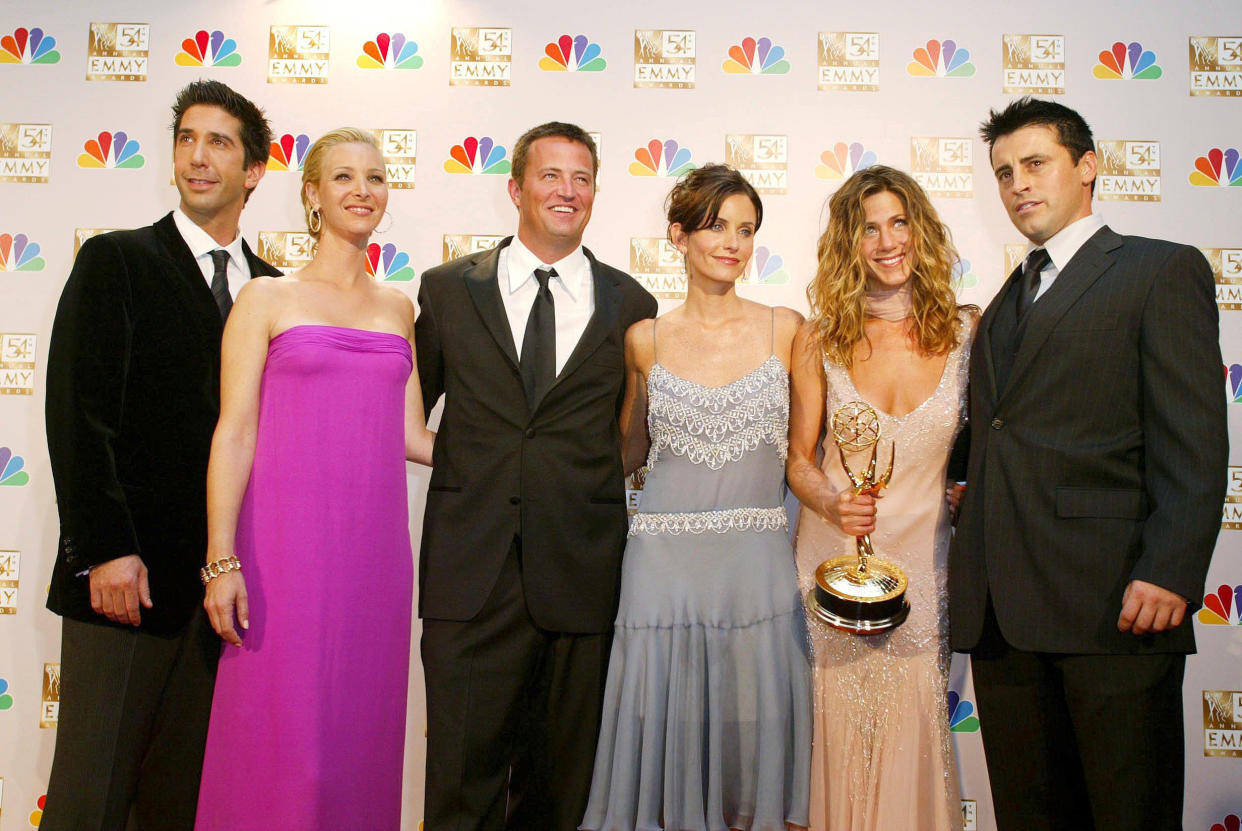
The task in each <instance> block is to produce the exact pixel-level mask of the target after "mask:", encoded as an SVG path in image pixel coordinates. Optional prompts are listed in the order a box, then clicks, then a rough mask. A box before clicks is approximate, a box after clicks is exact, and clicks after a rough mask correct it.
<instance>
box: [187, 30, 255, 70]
mask: <svg viewBox="0 0 1242 831" xmlns="http://www.w3.org/2000/svg"><path fill="white" fill-rule="evenodd" d="M241 60H242V59H241V55H240V54H238V52H237V41H235V40H233V39H232V38H227V37H225V36H224V32H222V31H220V30H219V29H216V30H215V31H212V32H208V31H207V30H206V29H199V30H198V31H197V32H195V33H194V37H191V38H186V39H185V40H183V41H181V51H180V52H178V53H177V56H176V57H175V58H173V61H174V62H175V63H176V64H177V66H240V65H241Z"/></svg>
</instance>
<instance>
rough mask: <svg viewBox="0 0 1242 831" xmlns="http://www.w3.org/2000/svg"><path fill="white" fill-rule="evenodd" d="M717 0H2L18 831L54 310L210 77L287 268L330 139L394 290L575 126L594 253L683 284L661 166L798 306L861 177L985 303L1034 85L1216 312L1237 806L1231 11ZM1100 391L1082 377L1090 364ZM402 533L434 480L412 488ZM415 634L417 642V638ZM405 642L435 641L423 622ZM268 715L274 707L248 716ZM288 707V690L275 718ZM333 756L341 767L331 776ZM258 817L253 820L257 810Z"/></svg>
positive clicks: (37, 688) (966, 713) (3, 505)
mask: <svg viewBox="0 0 1242 831" xmlns="http://www.w3.org/2000/svg"><path fill="white" fill-rule="evenodd" d="M1015 8H1016V7H1013V6H1006V5H1004V4H980V3H976V2H969V1H968V0H940V2H937V3H920V4H912V3H903V2H894V0H875V2H867V3H804V2H791V1H787V2H777V3H762V4H758V5H752V6H747V5H741V4H733V5H729V4H726V5H723V6H722V5H721V4H719V3H708V2H703V0H688V2H682V3H665V2H652V0H630V2H627V3H613V4H594V3H590V4H588V3H583V4H578V5H574V4H567V3H538V2H531V0H527V2H517V3H515V2H499V0H458V1H457V2H449V0H427V2H418V3H411V2H365V3H354V4H341V3H336V2H325V0H304V1H303V2H300V1H299V0H269V2H254V1H253V0H252V1H251V2H244V1H243V0H219V2H215V3H210V4H197V3H194V4H191V3H185V2H154V0H110V2H105V3H99V4H81V3H76V2H71V0H38V1H37V2H36V0H6V2H5V3H4V4H3V6H0V831H19V829H27V828H31V827H37V826H38V824H39V819H40V815H41V806H42V798H43V794H44V793H45V790H46V783H47V775H48V771H49V768H50V765H51V758H52V747H53V743H54V739H55V732H56V722H57V708H58V695H59V681H60V667H59V664H58V661H59V646H60V643H59V639H60V625H59V620H58V619H57V618H56V617H55V616H54V615H52V614H51V613H49V612H48V611H46V610H45V609H44V599H45V596H46V590H47V583H48V579H49V576H50V574H51V568H52V561H53V557H54V554H55V547H56V539H57V519H56V504H55V498H54V493H53V488H52V480H51V475H50V471H49V467H48V459H47V450H46V443H45V439H44V432H43V398H44V377H45V369H46V367H45V360H46V356H47V348H48V337H49V332H50V329H51V323H52V316H53V313H54V311H55V306H56V302H57V298H58V297H59V295H60V290H61V287H62V285H63V284H64V281H65V278H66V276H67V275H68V273H69V269H70V267H71V265H72V262H73V257H74V254H75V252H76V251H77V249H78V247H79V245H80V244H81V242H82V241H83V240H84V239H86V238H87V237H89V236H90V235H92V234H95V233H99V232H100V231H104V230H109V229H113V228H128V227H133V226H138V225H145V224H149V223H150V222H152V221H153V220H155V219H156V218H157V217H159V216H161V215H163V214H164V213H166V212H167V211H168V210H170V209H171V208H172V207H174V206H175V204H176V201H177V194H176V190H175V189H174V188H173V187H172V184H171V179H170V173H171V158H172V152H171V151H172V142H171V134H170V132H169V106H170V104H171V103H172V101H173V97H174V95H175V93H176V91H177V90H178V89H180V88H181V87H182V86H184V85H185V84H186V83H188V82H189V81H191V80H194V79H196V78H204V77H206V78H216V79H219V80H221V81H224V82H226V83H228V84H229V85H231V86H233V87H235V88H237V89H238V90H240V91H241V92H243V93H244V94H246V95H247V96H249V97H251V98H252V99H254V100H255V101H256V102H258V103H259V104H260V105H261V106H263V107H264V108H265V109H266V111H267V113H268V115H269V116H270V118H271V121H272V126H273V128H274V131H275V134H276V137H277V140H276V141H275V142H273V144H272V148H271V158H270V160H269V162H268V174H267V176H266V177H265V178H264V180H263V181H262V183H261V184H260V186H259V188H258V191H257V193H256V194H255V196H254V198H253V199H252V200H251V201H250V204H249V206H248V207H247V209H246V211H245V213H244V214H243V216H242V228H243V232H244V233H245V236H246V238H247V239H248V240H250V242H251V244H252V245H253V246H255V248H256V250H257V251H258V253H259V254H260V256H263V257H265V258H267V259H268V260H270V261H272V262H273V263H275V264H277V265H279V266H281V267H283V268H285V269H294V268H297V267H299V266H300V265H301V264H302V263H303V262H305V261H306V259H307V258H308V255H309V245H308V242H309V239H308V237H307V236H306V234H305V233H304V228H303V227H302V224H301V210H300V208H299V205H298V198H297V193H298V183H299V172H300V169H301V165H302V161H303V157H304V155H305V153H306V150H307V148H308V146H309V144H310V142H311V141H312V140H314V138H315V137H317V136H318V135H320V134H321V133H323V132H324V131H326V130H328V129H330V128H333V127H336V126H339V125H343V124H348V125H354V126H359V127H365V128H370V129H374V130H375V131H376V132H377V133H378V134H379V135H380V138H381V141H382V143H383V147H384V152H385V155H386V160H387V163H388V174H389V182H390V188H392V190H393V193H392V196H391V201H390V203H389V204H390V208H391V213H392V214H393V223H392V227H391V229H390V230H389V231H388V232H387V233H386V234H384V235H382V236H377V237H376V238H375V243H374V244H373V245H372V247H371V252H370V253H371V257H370V265H371V269H372V270H373V271H374V273H375V278H376V279H377V280H383V281H386V282H391V283H393V284H394V285H396V286H399V287H401V288H402V289H404V290H405V291H407V292H408V293H409V294H410V296H411V297H414V296H415V294H416V292H417V288H418V280H419V275H420V274H421V272H422V271H424V270H425V269H427V268H429V267H430V266H433V265H435V264H437V263H439V262H441V261H442V260H443V259H446V258H450V257H455V256H458V255H460V254H465V253H468V252H471V251H474V250H478V249H480V248H485V247H488V246H491V245H494V244H495V242H496V241H497V239H498V238H499V237H500V236H502V235H504V234H507V233H511V232H512V230H513V229H514V227H515V225H516V216H515V211H514V209H513V207H512V205H511V204H510V202H509V200H508V198H507V196H506V195H505V181H506V179H507V177H508V173H509V166H510V155H511V148H512V144H513V141H514V140H515V139H516V138H517V136H518V135H519V134H520V133H521V132H522V131H523V130H525V129H526V128H527V127H530V126H532V125H535V124H538V123H541V122H543V121H547V120H551V119H559V120H568V121H573V122H577V123H579V124H581V125H583V126H584V127H585V128H586V129H587V130H589V131H592V132H593V133H594V134H595V136H596V138H597V140H598V142H599V144H600V150H601V152H600V156H601V160H602V164H601V169H600V177H599V186H600V192H599V196H598V198H597V201H596V208H595V213H594V218H593V220H592V222H591V225H590V227H589V228H588V231H587V236H586V243H587V245H588V246H589V247H590V248H591V249H592V250H593V251H594V252H595V253H596V254H597V255H598V256H599V257H600V258H601V259H603V260H604V261H606V262H609V263H612V264H614V265H617V266H620V267H622V268H625V269H627V270H628V271H630V272H631V273H633V274H634V275H635V276H636V277H637V278H638V279H639V280H641V281H642V282H643V283H644V284H645V285H647V287H648V288H649V289H650V290H651V291H652V292H653V293H654V294H656V295H657V296H658V297H659V298H660V302H661V308H662V309H665V310H667V309H669V308H671V307H672V306H673V305H674V304H676V303H677V302H678V299H679V298H680V297H681V296H683V294H684V290H685V276H684V273H683V272H682V269H681V263H680V258H679V257H678V256H676V252H675V251H674V249H672V247H671V246H670V245H668V244H667V243H666V242H665V241H664V222H663V219H662V211H661V206H662V202H663V199H664V195H665V194H666V193H667V191H668V189H669V187H670V186H671V185H672V183H673V181H674V178H675V177H676V176H678V175H680V174H681V173H683V172H684V171H686V170H688V169H690V168H692V167H694V166H696V165H701V164H703V163H705V162H709V161H725V162H729V163H730V164H733V165H735V166H737V167H738V168H741V169H742V170H743V171H745V173H746V175H747V176H748V177H750V179H751V181H752V182H753V183H754V184H755V185H756V187H757V188H758V189H759V191H760V192H761V193H762V194H763V198H764V201H765V216H766V220H765V222H764V227H763V230H762V232H761V233H760V235H759V237H758V239H757V247H756V250H755V257H754V260H753V262H752V264H751V267H750V270H749V272H748V273H747V276H746V277H745V279H744V281H743V283H744V285H743V286H742V287H741V288H740V291H741V292H742V293H743V294H745V295H746V296H747V297H751V298H753V299H755V300H758V301H760V302H763V303H769V304H782V305H788V306H792V307H794V308H797V309H799V310H802V311H805V310H806V300H805V296H804V293H803V292H804V287H805V284H806V282H807V280H808V278H809V277H810V275H811V274H812V273H813V270H814V262H815V257H814V253H815V240H816V237H817V235H818V233H819V231H820V230H821V228H822V224H823V221H824V203H825V200H826V198H827V197H828V196H829V195H830V194H831V193H832V192H833V190H834V189H835V188H836V187H837V186H838V185H839V184H840V183H841V182H842V181H843V180H844V179H845V178H846V177H847V176H849V175H850V173H852V172H853V171H855V170H857V169H859V168H861V167H864V166H866V165H869V164H873V163H876V162H882V163H884V164H889V165H893V166H896V167H899V168H903V169H906V170H909V171H911V172H912V173H913V174H914V176H915V177H917V178H918V179H919V180H920V181H921V182H922V183H923V185H924V186H925V187H926V188H927V190H928V191H929V192H930V193H931V194H932V195H933V196H934V199H935V202H936V204H937V206H938V208H939V210H940V211H941V214H942V216H943V217H944V219H945V220H946V221H947V222H948V224H949V225H950V226H951V227H952V229H953V233H954V237H955V239H956V242H957V245H958V248H959V249H960V251H961V255H962V260H961V263H960V266H959V268H958V274H957V286H958V290H959V293H960V297H961V299H962V300H963V301H966V302H973V303H978V304H980V305H984V304H986V303H987V302H988V300H989V299H990V298H991V296H992V295H993V293H994V292H995V291H996V289H997V288H998V286H999V285H1000V284H1001V281H1002V280H1003V279H1004V276H1005V274H1006V273H1007V272H1008V271H1009V270H1010V269H1012V268H1013V266H1014V264H1015V263H1016V262H1017V261H1018V260H1019V259H1020V258H1021V256H1022V255H1023V252H1024V244H1023V243H1024V241H1023V239H1022V238H1021V237H1020V236H1019V235H1018V233H1017V232H1016V231H1015V230H1014V229H1013V228H1012V227H1011V226H1010V224H1009V221H1008V219H1007V218H1006V216H1005V213H1004V210H1003V208H1002V206H1001V204H1000V202H999V200H998V198H997V196H996V193H995V185H994V183H993V180H992V176H991V170H990V167H989V165H988V158H987V150H986V148H985V147H984V145H983V144H982V142H981V141H980V140H979V139H978V137H977V126H978V123H979V122H980V120H981V119H983V118H984V117H985V116H986V114H987V111H988V108H989V107H995V106H1001V105H1003V104H1004V103H1005V102H1007V101H1008V100H1009V99H1010V98H1012V97H1014V96H1017V95H1022V94H1027V93H1033V94H1038V95H1046V96H1051V97H1054V98H1056V99H1057V100H1061V101H1064V102H1065V103H1066V104H1068V105H1070V106H1072V107H1075V108H1077V109H1079V110H1080V111H1081V112H1082V113H1083V114H1084V115H1085V116H1086V118H1087V120H1088V121H1089V122H1090V124H1091V125H1092V127H1093V128H1094V130H1095V133H1096V137H1097V140H1098V145H1097V152H1098V155H1099V159H1100V179H1099V185H1098V187H1097V190H1096V199H1097V209H1098V211H1099V212H1100V213H1102V214H1103V215H1104V217H1105V218H1106V220H1107V221H1108V222H1109V223H1110V224H1112V225H1113V226H1114V227H1115V228H1117V229H1118V230H1120V231H1122V232H1123V233H1134V234H1144V235H1149V236H1159V237H1166V238H1171V239H1175V240H1179V241H1183V242H1187V243H1190V244H1193V245H1196V246H1198V247H1200V248H1201V249H1202V250H1203V253H1204V256H1206V257H1207V258H1208V259H1209V260H1210V261H1211V263H1212V268H1213V270H1214V272H1215V275H1216V281H1217V290H1216V292H1217V300H1218V304H1219V307H1220V314H1221V324H1222V325H1221V339H1222V343H1221V346H1222V349H1223V352H1224V360H1225V365H1224V367H1222V375H1221V394H1222V395H1225V396H1227V397H1228V399H1229V401H1230V404H1229V410H1230V414H1229V420H1230V431H1231V434H1232V437H1233V445H1234V448H1235V449H1234V451H1233V453H1232V458H1231V462H1233V465H1232V466H1231V467H1230V490H1229V497H1228V501H1227V502H1226V504H1225V505H1223V506H1222V529H1223V530H1222V532H1221V535H1220V541H1219V543H1218V546H1217V550H1216V558H1215V560H1214V562H1213V565H1212V569H1211V571H1210V573H1209V576H1208V585H1207V587H1206V589H1205V592H1206V593H1205V596H1204V598H1203V608H1202V610H1201V611H1200V612H1198V614H1197V615H1195V617H1194V619H1193V620H1192V621H1190V622H1188V623H1187V624H1186V625H1189V626H1193V627H1194V628H1195V629H1196V634H1197V636H1198V641H1199V654H1198V656H1196V657H1194V658H1192V659H1191V661H1190V662H1189V664H1188V669H1187V673H1186V684H1185V714H1184V717H1185V724H1186V759H1187V763H1186V764H1187V782H1188V790H1187V800H1186V810H1185V823H1186V828H1187V829H1193V831H1237V829H1238V827H1239V816H1240V815H1242V617H1240V616H1239V609H1238V606H1239V603H1240V602H1242V597H1239V595H1242V449H1239V448H1242V219H1240V218H1242V160H1240V159H1239V152H1240V151H1242V5H1240V4H1238V3H1237V2H1234V0H1210V1H1208V0H1203V1H1196V2H1188V3H1184V4H1180V5H1179V6H1177V7H1174V6H1173V5H1170V4H1165V3H1150V2H1140V3H1133V2H1124V1H1123V0H1100V2H1093V3H1082V2H1076V1H1074V0H1051V1H1050V2H1045V3H1043V4H1040V5H1038V6H1034V5H1030V6H1024V7H1022V9H1021V12H1022V13H1020V14H1015V13H1014V9H1015ZM1084 371H1089V367H1084ZM409 471H410V473H409V484H410V507H411V517H412V518H411V529H410V531H411V534H413V535H414V538H415V539H416V540H417V538H418V532H419V522H420V517H421V514H422V506H423V492H424V491H425V489H426V480H427V471H426V469H425V468H418V467H416V466H414V465H411V466H410V468H409ZM417 625H418V624H417V621H416V622H415V627H416V628H417ZM414 634H415V637H416V638H417V635H418V632H417V631H416V632H415V633H414ZM410 685H411V686H410V701H409V720H408V725H407V728H406V735H407V753H406V780H407V783H408V784H407V786H406V800H405V810H404V817H405V819H404V823H403V827H404V828H407V829H415V828H418V827H419V823H420V819H421V816H422V777H423V726H424V723H425V720H424V703H423V697H422V674H421V669H420V667H419V664H418V661H417V658H415V659H414V661H413V663H412V666H411V668H410ZM952 690H953V692H952V694H951V696H950V710H951V712H949V713H947V714H946V715H947V716H948V718H949V719H950V723H951V724H952V726H953V731H954V736H955V739H956V745H957V750H958V760H959V765H960V767H961V770H962V788H963V792H962V813H963V827H964V828H968V829H974V828H978V829H990V828H993V827H994V824H993V821H992V815H991V801H990V797H989V794H988V782H987V774H986V770H985V768H984V764H983V750H982V744H981V741H980V735H981V733H982V731H986V730H987V729H988V725H987V721H986V718H985V719H984V720H983V721H982V722H981V721H980V719H979V718H978V716H977V714H976V712H975V708H974V693H973V690H972V687H971V684H970V681H969V671H968V665H967V664H966V662H965V661H963V660H961V659H960V657H959V658H958V659H957V660H955V662H954V667H953V672H952ZM256 704H260V702H256ZM261 704H262V705H263V706H271V707H279V706H280V702H279V701H272V702H262V703H261ZM341 761H342V764H348V760H344V759H343V760H341ZM255 810H257V811H261V810H262V807H261V806H255Z"/></svg>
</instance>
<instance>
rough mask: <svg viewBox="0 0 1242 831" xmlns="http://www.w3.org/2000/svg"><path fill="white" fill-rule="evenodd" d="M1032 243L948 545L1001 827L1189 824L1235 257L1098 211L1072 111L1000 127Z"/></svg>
mask: <svg viewBox="0 0 1242 831" xmlns="http://www.w3.org/2000/svg"><path fill="white" fill-rule="evenodd" d="M982 134H983V138H984V140H985V141H986V142H987V144H988V146H989V148H990V153H991V162H992V169H993V171H994V172H995V175H996V181H997V185H998V187H999V190H1000V197H1001V201H1002V202H1003V203H1004V205H1005V209H1006V210H1007V211H1008V213H1009V218H1010V219H1011V220H1012V221H1013V224H1014V226H1015V227H1017V229H1018V230H1019V231H1021V232H1022V234H1023V235H1024V236H1025V237H1026V238H1027V239H1028V240H1030V242H1031V251H1030V252H1029V253H1028V255H1027V257H1026V260H1025V263H1024V264H1023V266H1021V267H1019V268H1018V269H1016V270H1015V271H1014V273H1013V274H1011V275H1010V277H1009V279H1008V281H1007V282H1006V283H1005V284H1004V285H1003V286H1002V287H1001V290H1000V291H999V292H998V293H997V295H996V298H995V299H994V300H993V301H992V303H991V305H989V307H988V309H987V311H985V312H984V314H983V318H982V320H981V321H980V325H979V334H978V338H977V340H976V343H975V346H974V349H973V351H972V355H971V367H970V385H971V400H970V421H971V425H970V426H971V453H970V462H969V472H968V476H967V481H968V484H967V488H966V493H965V496H964V501H963V503H962V510H961V520H960V522H959V524H958V528H957V533H956V536H955V539H954V541H953V546H952V549H951V551H950V555H949V596H950V624H951V633H952V646H953V648H954V649H955V650H957V651H963V652H969V653H971V660H972V666H973V671H974V679H975V691H976V694H977V696H978V704H979V714H980V719H981V721H982V723H983V740H984V748H985V750H986V752H987V760H988V772H989V776H990V779H991V783H992V791H993V799H994V803H995V807H996V818H997V823H998V825H999V827H1000V828H1001V829H1006V830H1008V829H1021V831H1032V830H1033V829H1052V828H1056V829H1076V831H1077V830H1078V829H1089V828H1097V829H1100V831H1103V829H1105V828H1107V829H1109V831H1121V829H1136V831H1137V829H1139V828H1142V829H1145V830H1146V829H1177V828H1181V815H1182V792H1183V753H1184V750H1183V728H1182V695H1181V693H1182V676H1183V671H1184V669H1185V656H1186V654H1187V653H1190V652H1193V651H1194V632H1193V630H1192V628H1191V624H1190V620H1189V617H1188V611H1189V610H1190V608H1193V606H1194V605H1196V602H1197V600H1198V599H1199V598H1200V597H1201V596H1202V591H1203V582H1204V579H1205V577H1206V574H1207V568H1208V563H1209V561H1210V559H1211V556H1212V550H1213V548H1214V546H1215V542H1216V535H1217V533H1218V531H1219V529H1220V508H1221V504H1222V502H1223V500H1224V491H1225V471H1226V464H1227V456H1228V440H1227V432H1226V424H1225V401H1224V399H1223V397H1222V395H1221V374H1220V373H1221V356H1220V347H1219V343H1218V320H1217V310H1216V304H1215V300H1214V293H1213V283H1212V275H1211V272H1210V269H1209V268H1208V265H1207V262H1206V261H1205V259H1204V258H1203V256H1202V255H1201V254H1200V253H1199V252H1198V251H1197V250H1196V249H1194V248H1192V247H1190V246H1186V245H1178V244H1175V243H1171V242H1165V241H1162V240H1152V239H1144V238H1141V237H1128V236H1121V235H1119V234H1117V233H1115V232H1114V231H1112V230H1111V229H1110V228H1108V227H1107V226H1106V225H1104V222H1103V220H1101V219H1100V218H1099V217H1098V216H1096V215H1094V214H1093V213H1092V212H1091V195H1092V191H1093V188H1094V183H1095V177H1096V157H1095V152H1094V149H1093V144H1092V138H1091V130H1090V128H1089V127H1088V126H1087V124H1086V122H1085V121H1083V119H1082V117H1081V116H1080V115H1079V114H1078V113H1076V112H1074V111H1073V110H1071V109H1069V108H1067V107H1065V106H1062V105H1060V104H1056V103H1053V102H1049V101H1040V100H1034V99H1029V98H1026V99H1021V100H1018V101H1015V102H1013V103H1012V104H1010V105H1009V106H1008V107H1007V108H1005V109H1004V110H1003V111H1001V112H996V111H993V112H992V113H991V117H990V118H989V119H988V121H987V122H985V123H984V125H983V128H982Z"/></svg>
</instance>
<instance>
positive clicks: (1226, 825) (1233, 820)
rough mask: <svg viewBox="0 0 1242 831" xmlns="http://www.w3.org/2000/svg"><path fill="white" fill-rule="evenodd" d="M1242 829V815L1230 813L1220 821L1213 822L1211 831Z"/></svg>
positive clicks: (1235, 830)
mask: <svg viewBox="0 0 1242 831" xmlns="http://www.w3.org/2000/svg"><path fill="white" fill-rule="evenodd" d="M1239 829H1242V817H1239V816H1238V815H1237V814H1228V815H1226V816H1225V818H1224V819H1222V820H1221V821H1220V822H1214V823H1212V827H1211V828H1210V829H1209V831H1239Z"/></svg>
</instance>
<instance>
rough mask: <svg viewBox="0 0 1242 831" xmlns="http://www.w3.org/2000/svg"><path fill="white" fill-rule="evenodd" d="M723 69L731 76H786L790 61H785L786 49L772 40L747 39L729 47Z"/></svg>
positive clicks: (765, 38)
mask: <svg viewBox="0 0 1242 831" xmlns="http://www.w3.org/2000/svg"><path fill="white" fill-rule="evenodd" d="M723 69H724V71H725V72H727V73H729V74H730V75H785V74H788V72H789V61H787V60H785V47H783V46H777V45H776V44H775V43H773V42H772V39H771V38H767V37H761V38H758V39H756V38H752V37H745V38H742V42H741V43H735V44H734V45H733V46H730V47H729V57H727V58H725V62H724V65H723Z"/></svg>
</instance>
